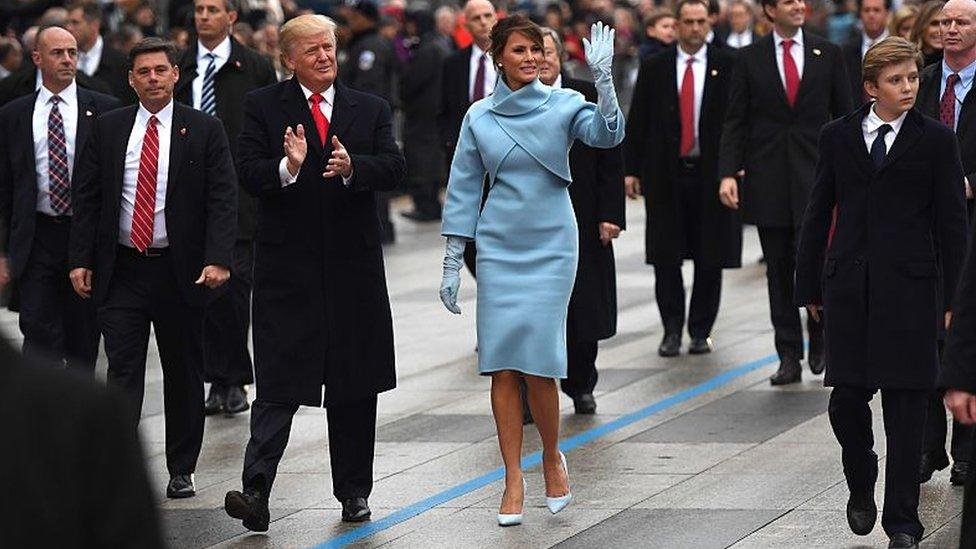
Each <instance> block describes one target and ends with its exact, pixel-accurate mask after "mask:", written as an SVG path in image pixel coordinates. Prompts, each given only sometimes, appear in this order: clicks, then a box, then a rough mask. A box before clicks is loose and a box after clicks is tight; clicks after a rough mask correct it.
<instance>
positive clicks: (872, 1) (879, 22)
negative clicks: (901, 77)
mask: <svg viewBox="0 0 976 549" xmlns="http://www.w3.org/2000/svg"><path fill="white" fill-rule="evenodd" d="M857 11H858V18H859V19H860V21H861V32H858V33H857V36H855V37H854V38H853V39H851V40H850V41H849V42H848V43H846V44H844V47H843V51H844V64H845V65H846V66H847V78H848V80H849V81H850V84H851V99H852V100H853V102H854V105H855V106H857V105H861V104H862V103H864V102H865V101H867V100H868V99H870V98H869V97H868V96H867V95H866V94H865V93H864V85H863V84H862V82H861V59H863V58H864V54H866V53H867V52H868V48H870V47H871V46H873V45H875V44H877V43H878V42H880V41H882V40H884V39H885V38H888V16H889V15H890V13H891V0H858V3H857Z"/></svg>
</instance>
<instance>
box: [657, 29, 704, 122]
mask: <svg viewBox="0 0 976 549" xmlns="http://www.w3.org/2000/svg"><path fill="white" fill-rule="evenodd" d="M664 56H665V59H667V67H666V68H665V71H664V82H663V85H664V95H663V96H662V97H663V98H664V102H665V105H667V107H668V108H667V109H665V111H664V112H665V113H666V116H667V117H668V120H667V121H666V123H665V126H664V127H665V128H667V129H668V130H669V131H671V130H673V131H676V132H678V136H679V139H680V136H681V94H680V92H679V91H678V64H677V63H678V49H677V48H671V49H669V50H668V51H667V52H666V53H665V54H664ZM682 76H683V75H682ZM702 104H703V105H704V104H705V100H704V99H702Z"/></svg>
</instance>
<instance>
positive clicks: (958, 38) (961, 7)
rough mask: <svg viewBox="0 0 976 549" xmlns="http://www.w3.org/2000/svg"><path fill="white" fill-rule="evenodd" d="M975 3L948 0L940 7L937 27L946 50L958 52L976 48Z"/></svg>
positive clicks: (966, 0) (964, 0)
mask: <svg viewBox="0 0 976 549" xmlns="http://www.w3.org/2000/svg"><path fill="white" fill-rule="evenodd" d="M974 23H976V3H974V2H972V0H950V1H949V2H948V3H946V5H945V7H944V8H943V9H942V20H941V21H940V23H939V28H940V30H941V31H942V47H943V48H944V49H945V51H946V52H951V53H959V52H968V51H972V50H973V48H976V24H974Z"/></svg>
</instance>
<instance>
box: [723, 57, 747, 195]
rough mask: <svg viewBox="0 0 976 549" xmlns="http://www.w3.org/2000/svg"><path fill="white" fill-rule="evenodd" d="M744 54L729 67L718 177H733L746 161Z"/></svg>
mask: <svg viewBox="0 0 976 549" xmlns="http://www.w3.org/2000/svg"><path fill="white" fill-rule="evenodd" d="M747 53H748V52H745V53H739V54H738V55H737V56H736V58H735V64H734V65H733V67H732V83H731V84H730V85H729V100H728V102H727V105H728V106H727V107H726V110H725V124H724V125H723V126H722V141H721V145H720V146H719V156H718V176H719V177H720V178H725V177H735V174H736V173H738V171H739V170H741V169H742V168H743V167H744V166H743V162H744V160H745V140H746V136H747V135H748V133H749V98H750V97H751V94H750V92H749V78H748V75H747V74H746V72H747V69H746V57H747Z"/></svg>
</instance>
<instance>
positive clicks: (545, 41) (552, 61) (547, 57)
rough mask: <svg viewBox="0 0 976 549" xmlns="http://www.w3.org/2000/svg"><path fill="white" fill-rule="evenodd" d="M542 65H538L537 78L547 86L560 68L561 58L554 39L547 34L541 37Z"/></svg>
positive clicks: (557, 74) (556, 75)
mask: <svg viewBox="0 0 976 549" xmlns="http://www.w3.org/2000/svg"><path fill="white" fill-rule="evenodd" d="M542 46H543V47H542V65H540V67H539V80H541V81H542V83H543V84H545V85H547V86H551V85H552V84H553V82H555V81H556V78H557V77H558V76H559V71H561V70H562V60H561V59H559V50H558V49H557V48H556V41H555V40H553V39H552V37H551V36H549V35H548V34H547V35H546V36H544V37H543V38H542Z"/></svg>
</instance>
